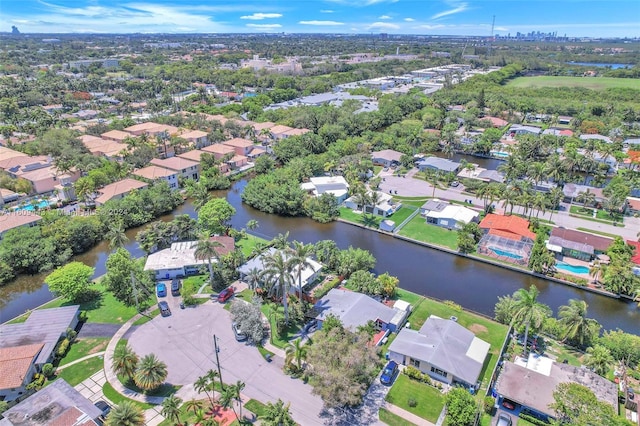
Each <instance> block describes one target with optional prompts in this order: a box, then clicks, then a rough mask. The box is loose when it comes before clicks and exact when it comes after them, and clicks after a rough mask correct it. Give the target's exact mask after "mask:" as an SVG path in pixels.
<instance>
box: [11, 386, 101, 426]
mask: <svg viewBox="0 0 640 426" xmlns="http://www.w3.org/2000/svg"><path fill="white" fill-rule="evenodd" d="M101 415H102V410H100V409H99V408H97V407H96V406H95V405H94V404H93V402H92V401H91V400H89V399H87V398H86V397H84V396H83V395H82V394H81V393H80V392H79V391H77V390H76V389H75V388H73V386H71V385H70V384H69V383H67V382H66V381H65V380H64V379H57V380H55V381H53V382H51V383H50V384H48V385H47V386H46V387H44V388H42V389H40V390H39V391H38V392H36V393H35V394H33V395H31V396H29V397H28V398H27V399H25V400H24V401H21V402H20V403H19V404H17V405H15V406H13V407H11V408H9V409H8V410H7V411H5V412H4V413H3V416H4V419H3V420H0V426H26V425H30V426H40V425H48V426H97V425H101V424H102V423H103V422H102V420H101V419H100V417H101Z"/></svg>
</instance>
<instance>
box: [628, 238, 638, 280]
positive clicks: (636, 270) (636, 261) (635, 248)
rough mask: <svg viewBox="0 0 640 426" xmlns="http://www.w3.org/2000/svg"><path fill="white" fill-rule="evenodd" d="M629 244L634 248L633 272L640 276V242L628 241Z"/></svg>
mask: <svg viewBox="0 0 640 426" xmlns="http://www.w3.org/2000/svg"><path fill="white" fill-rule="evenodd" d="M627 244H628V245H630V246H631V247H633V255H632V256H631V263H633V265H634V266H633V267H632V271H633V273H634V274H635V275H640V241H632V240H627Z"/></svg>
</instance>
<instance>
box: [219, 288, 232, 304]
mask: <svg viewBox="0 0 640 426" xmlns="http://www.w3.org/2000/svg"><path fill="white" fill-rule="evenodd" d="M234 293H235V291H234V290H233V287H229V288H225V289H224V290H222V291H221V292H220V294H218V302H220V303H224V302H226V301H227V300H229V299H230V298H231V296H233V294H234Z"/></svg>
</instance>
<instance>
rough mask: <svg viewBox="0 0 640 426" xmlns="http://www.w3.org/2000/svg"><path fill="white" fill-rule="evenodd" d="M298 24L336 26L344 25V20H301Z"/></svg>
mask: <svg viewBox="0 0 640 426" xmlns="http://www.w3.org/2000/svg"><path fill="white" fill-rule="evenodd" d="M298 24H300V25H320V26H327V27H335V26H338V25H344V22H338V21H300V22H298Z"/></svg>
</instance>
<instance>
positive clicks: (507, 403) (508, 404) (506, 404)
mask: <svg viewBox="0 0 640 426" xmlns="http://www.w3.org/2000/svg"><path fill="white" fill-rule="evenodd" d="M502 406H503V407H504V408H506V409H507V410H513V409H515V408H516V406H515V404H514V403H513V402H511V401H509V400H506V399H505V400H504V401H502Z"/></svg>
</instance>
